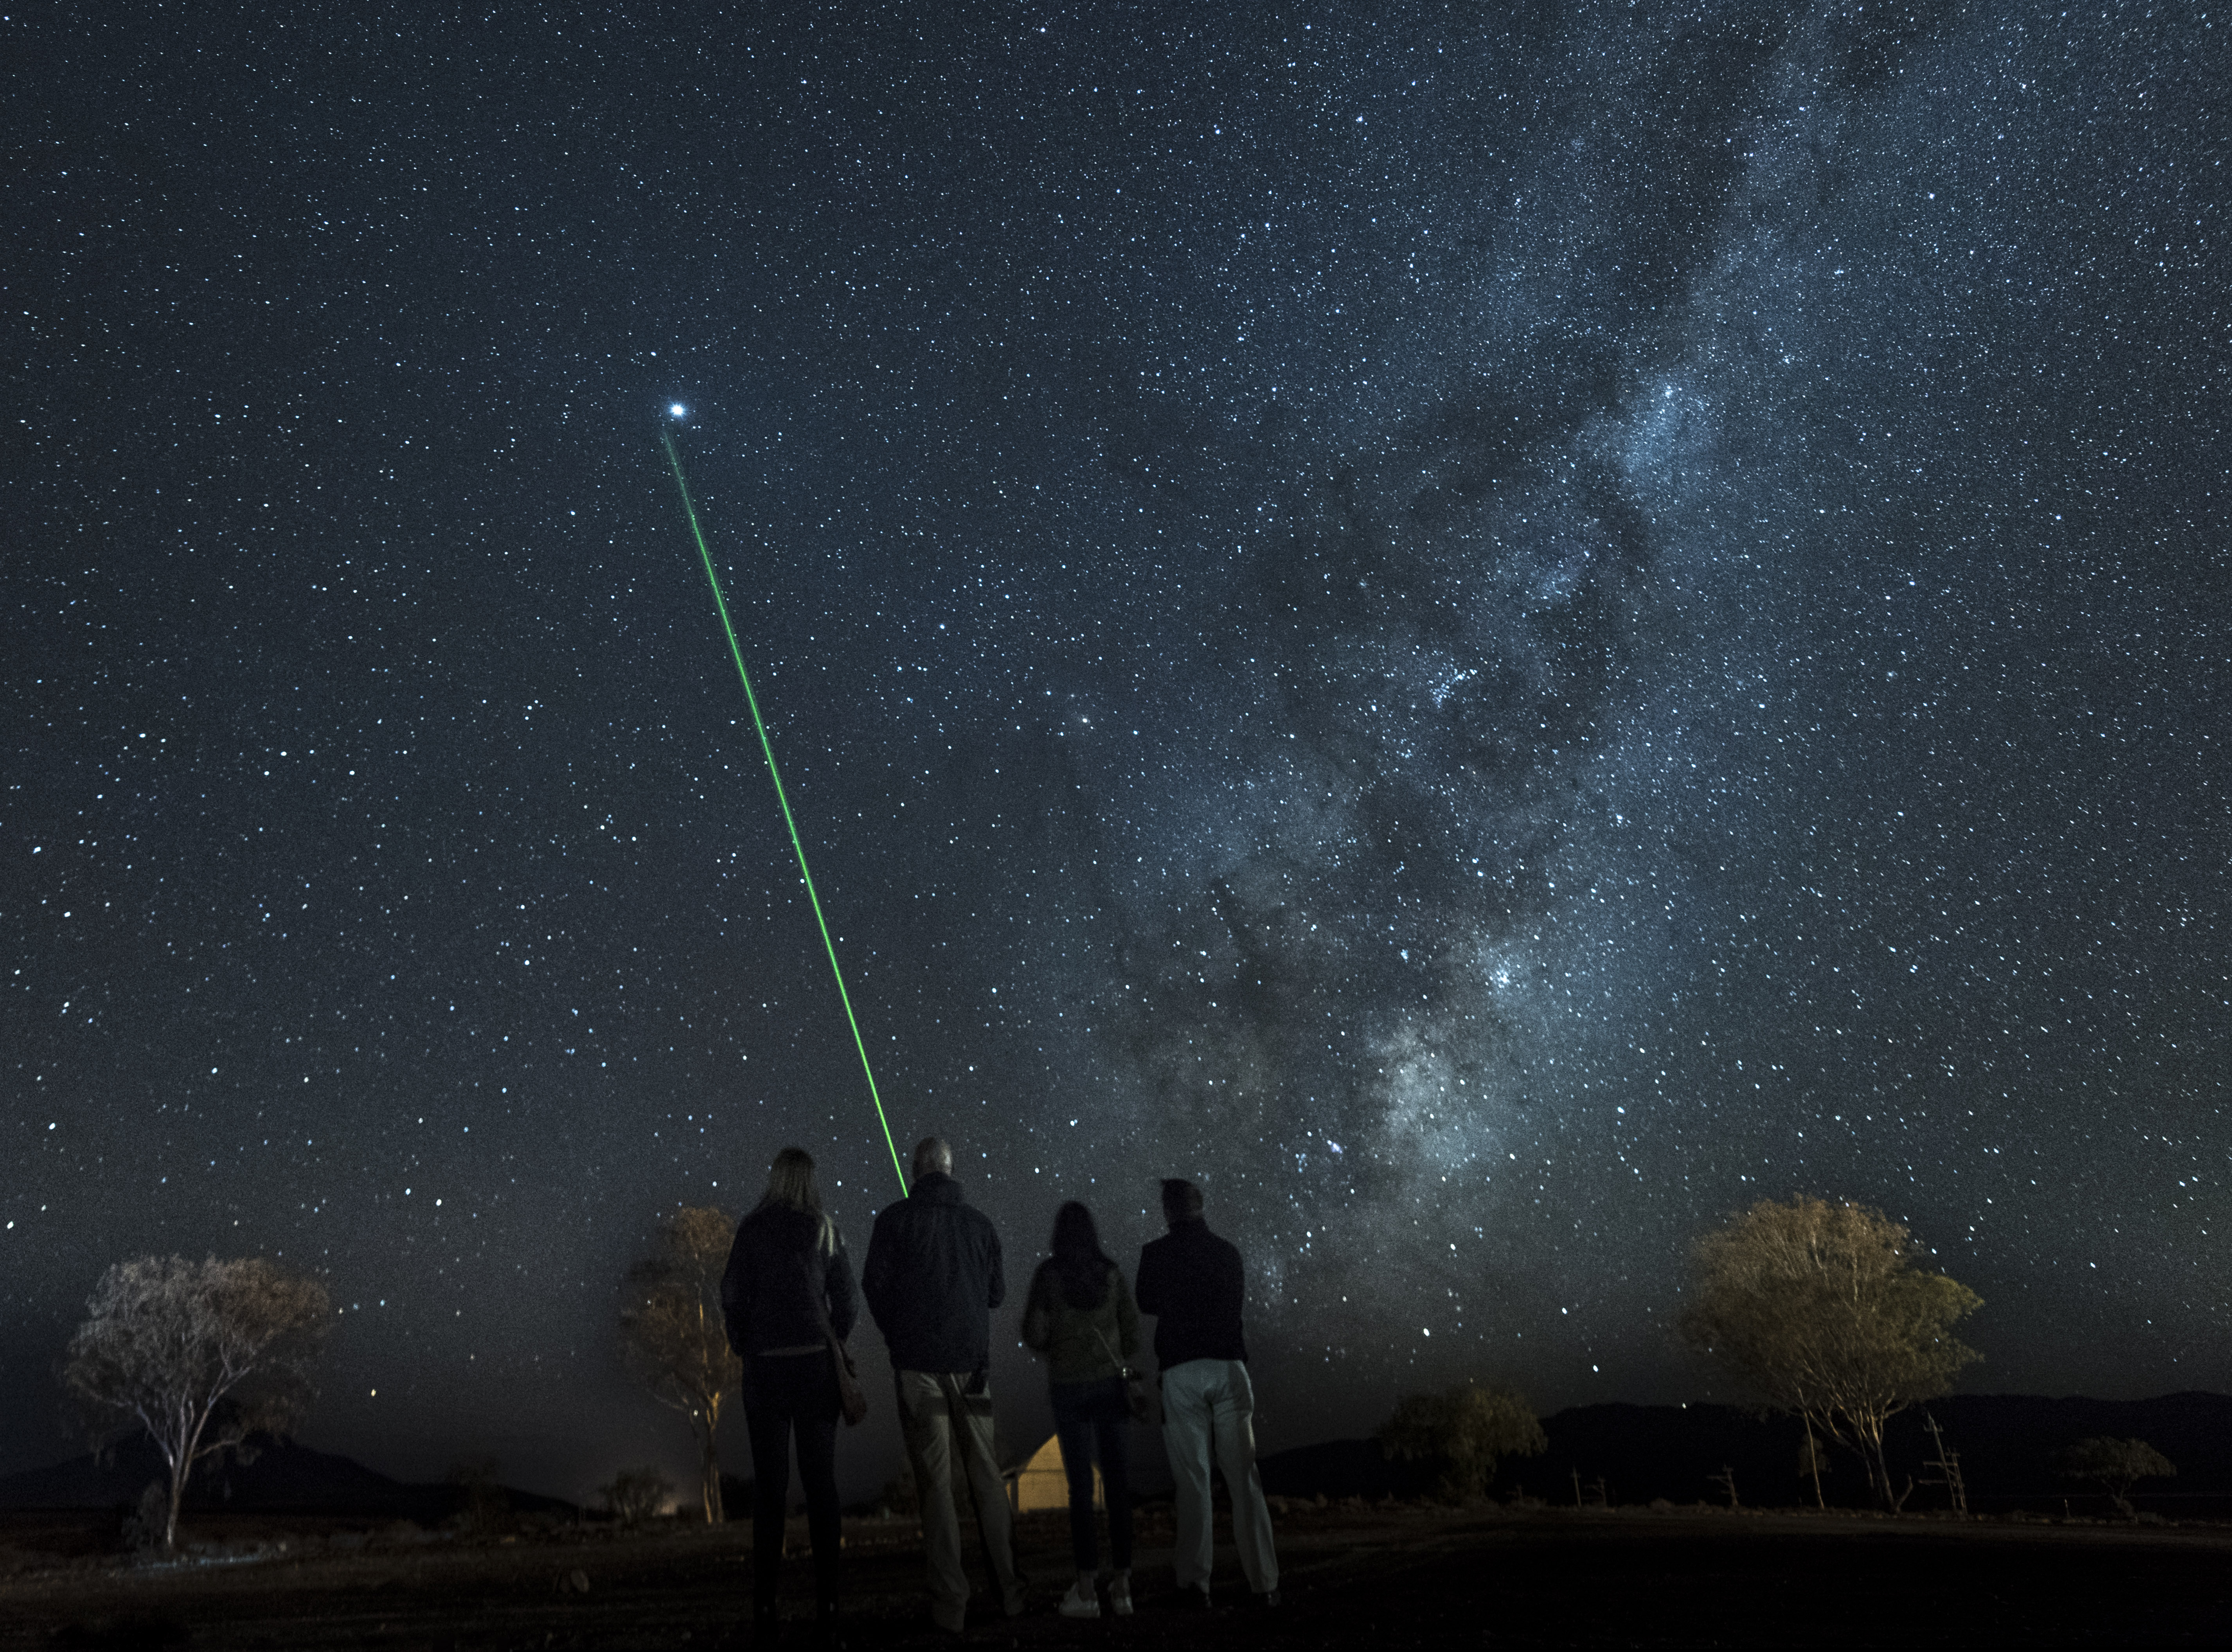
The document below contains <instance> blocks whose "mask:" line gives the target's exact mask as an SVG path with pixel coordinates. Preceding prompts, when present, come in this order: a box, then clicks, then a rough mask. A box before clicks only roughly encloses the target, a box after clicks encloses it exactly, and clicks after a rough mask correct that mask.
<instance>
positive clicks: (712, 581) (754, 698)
mask: <svg viewBox="0 0 2232 1652" xmlns="http://www.w3.org/2000/svg"><path fill="white" fill-rule="evenodd" d="M659 442H660V444H662V445H663V446H664V447H665V449H666V462H667V463H669V464H671V465H672V466H673V467H674V485H675V487H676V488H677V489H679V490H680V492H681V495H682V511H683V514H684V515H686V516H688V517H689V518H690V535H691V538H692V539H695V540H696V541H697V558H698V560H700V561H702V562H703V563H704V565H705V583H706V584H708V585H710V586H712V587H713V606H714V607H715V608H716V609H717V610H718V611H719V612H720V615H721V629H722V631H723V632H725V633H726V634H727V636H728V638H729V658H731V659H733V660H735V661H736V677H737V679H738V680H739V681H740V682H742V683H743V685H744V703H745V704H746V705H748V706H749V707H750V708H751V709H752V727H753V728H754V729H756V730H757V731H758V733H759V737H760V755H762V756H763V757H765V758H766V759H767V768H768V778H769V780H771V781H774V782H775V801H776V802H777V803H779V804H781V805H782V823H783V825H784V826H788V827H789V828H790V846H791V849H792V850H793V852H795V853H796V854H797V856H798V875H799V876H800V877H801V878H804V879H805V880H806V898H807V899H808V901H811V902H812V903H813V904H814V922H815V923H818V924H820V925H821V944H822V946H823V948H824V949H826V950H827V952H828V954H829V973H830V974H831V975H834V976H835V977H836V978H837V1000H838V1001H839V1002H840V1003H841V1004H843V1005H844V1006H845V1024H846V1025H847V1027H851V1028H852V1029H853V1048H854V1049H856V1050H858V1051H859V1052H860V1071H861V1072H864V1073H866V1075H867V1079H868V1099H869V1100H871V1101H873V1102H874V1103H875V1104H876V1122H877V1123H878V1124H881V1125H882V1126H883V1127H884V1145H885V1147H886V1148H887V1149H889V1150H890V1151H891V1156H892V1169H893V1170H896V1171H898V1172H899V1194H900V1195H901V1196H902V1197H904V1196H905V1194H906V1191H907V1179H906V1172H905V1170H904V1169H900V1166H899V1146H898V1143H894V1142H893V1141H892V1121H891V1120H890V1119H889V1118H886V1117H885V1115H884V1098H883V1097H881V1096H880V1095H879V1094H877V1093H876V1070H875V1069H874V1068H873V1067H872V1066H869V1065H868V1045H867V1040H865V1039H863V1038H862V1037H861V1036H860V1019H859V1018H858V1017H857V1016H855V1015H854V1014H853V994H850V993H848V992H847V991H846V990H845V972H844V971H843V970H842V969H839V968H838V967H837V943H835V942H834V941H833V940H831V939H830V938H829V920H828V919H827V917H823V916H822V912H821V896H820V895H818V894H816V893H815V892H814V874H813V873H812V872H811V871H808V870H807V866H806V845H804V844H803V843H801V842H800V841H799V839H798V822H797V821H796V820H793V819H792V818H791V813H790V797H789V794H788V793H786V792H785V791H784V790H783V789H782V774H781V773H779V772H778V771H777V769H776V768H775V748H774V747H773V746H771V745H769V743H768V731H767V724H766V723H765V722H762V721H761V719H760V697H759V696H758V695H756V694H755V693H753V692H752V674H751V673H750V672H749V671H746V670H745V669H744V651H743V648H742V646H740V645H738V643H737V641H736V626H735V625H731V624H730V621H729V601H728V599H727V598H726V597H723V595H722V594H721V580H720V576H719V575H718V574H717V573H714V572H713V553H712V552H710V551H709V550H707V549H706V548H705V532H704V529H703V528H699V527H698V526H697V506H696V505H694V504H692V503H691V500H690V484H689V483H688V482H687V481H685V480H684V478H683V475H682V456H681V454H679V453H678V452H677V451H675V448H674V437H672V435H671V434H669V433H668V432H667V431H663V430H662V431H659Z"/></svg>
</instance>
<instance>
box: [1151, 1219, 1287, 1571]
mask: <svg viewBox="0 0 2232 1652" xmlns="http://www.w3.org/2000/svg"><path fill="white" fill-rule="evenodd" d="M1163 1220H1164V1221H1166V1222H1167V1223H1169V1224H1170V1232H1169V1233H1167V1234H1164V1235H1163V1237H1162V1238H1160V1239H1158V1240H1154V1241H1152V1242H1150V1243H1149V1244H1148V1245H1146V1246H1145V1247H1144V1248H1143V1249H1141V1251H1140V1252H1139V1274H1138V1287H1137V1296H1138V1300H1139V1312H1142V1313H1151V1314H1153V1315H1154V1316H1155V1361H1156V1364H1158V1365H1159V1366H1161V1368H1162V1385H1163V1446H1164V1449H1165V1451H1166V1452H1167V1453H1168V1454H1169V1456H1170V1460H1171V1478H1172V1479H1173V1480H1176V1481H1177V1483H1178V1510H1177V1513H1178V1545H1177V1548H1176V1550H1175V1552H1174V1554H1173V1556H1172V1558H1173V1562H1174V1564H1175V1566H1176V1568H1177V1571H1178V1597H1179V1598H1180V1600H1181V1601H1183V1602H1184V1603H1188V1604H1191V1605H1195V1606H1203V1607H1205V1606H1207V1605H1208V1604H1209V1603H1210V1593H1209V1584H1210V1569H1211V1565H1212V1563H1213V1558H1214V1556H1215V1552H1216V1551H1215V1547H1214V1544H1215V1535H1214V1524H1215V1521H1214V1515H1215V1510H1214V1506H1213V1505H1212V1504H1211V1503H1210V1483H1209V1467H1210V1458H1211V1457H1212V1455H1213V1456H1214V1457H1215V1459H1216V1462H1217V1467H1219V1468H1221V1469H1223V1471H1224V1483H1225V1485H1226V1486H1227V1487H1229V1488H1230V1491H1231V1493H1232V1541H1233V1545H1234V1546H1235V1547H1236V1548H1237V1549H1238V1550H1239V1552H1240V1570H1241V1572H1242V1574H1243V1576H1245V1577H1246V1578H1247V1579H1248V1587H1249V1590H1250V1591H1251V1592H1252V1593H1253V1595H1254V1597H1255V1599H1256V1603H1257V1604H1258V1605H1262V1606H1276V1605H1277V1604H1278V1603H1279V1555H1278V1551H1277V1549H1276V1548H1275V1546H1274V1545H1273V1543H1272V1540H1271V1511H1270V1509H1269V1508H1268V1506H1266V1505H1265V1503H1264V1501H1263V1477H1262V1474H1259V1473H1257V1472H1256V1390H1255V1388H1254V1387H1253V1386H1252V1385H1251V1384H1250V1383H1249V1380H1248V1346H1247V1344H1246V1343H1245V1342H1244V1341H1243V1340H1242V1338H1241V1334H1240V1308H1241V1302H1242V1299H1243V1297H1244V1296H1245V1295H1246V1292H1247V1279H1246V1273H1245V1272H1244V1270H1243V1268H1242V1267H1241V1263H1240V1253H1239V1251H1238V1250H1236V1249H1235V1248H1234V1247H1233V1246H1232V1245H1231V1244H1230V1243H1229V1242H1227V1241H1224V1240H1222V1239H1219V1238H1218V1237H1217V1235H1216V1234H1212V1233H1210V1231H1209V1225H1208V1223H1207V1222H1205V1221H1203V1219H1202V1206H1201V1189H1199V1188H1197V1187H1196V1186H1194V1184H1193V1183H1192V1182H1185V1181H1180V1180H1178V1179H1176V1178H1173V1179H1171V1180H1170V1181H1166V1182H1164V1183H1163Z"/></svg>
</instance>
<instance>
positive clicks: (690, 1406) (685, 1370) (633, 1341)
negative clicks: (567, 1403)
mask: <svg viewBox="0 0 2232 1652" xmlns="http://www.w3.org/2000/svg"><path fill="white" fill-rule="evenodd" d="M735 1234H736V1221H735V1219H734V1218H732V1217H730V1216H729V1215H726V1214H725V1213H724V1212H722V1211H719V1210H714V1209H710V1208H693V1207H688V1206H685V1207H684V1208H682V1209H680V1210H678V1211H676V1212H675V1213H674V1215H673V1217H672V1220H671V1221H666V1222H664V1223H662V1224H661V1225H660V1227H659V1248H658V1251H657V1253H656V1254H653V1255H652V1256H649V1257H646V1259H645V1260H642V1261H639V1262H638V1263H637V1264H636V1265H635V1266H634V1267H632V1268H630V1269H629V1270H628V1305H627V1306H626V1308H625V1309H623V1310H622V1311H621V1313H620V1338H621V1344H622V1346H623V1347H624V1348H625V1350H626V1354H627V1359H628V1363H629V1364H630V1365H631V1366H632V1367H633V1369H634V1370H635V1371H636V1373H637V1374H638V1375H639V1376H640V1377H642V1378H643V1379H644V1382H645V1383H646V1385H647V1386H648V1387H649V1388H650V1390H651V1392H652V1397H653V1398H654V1399H656V1400H657V1401H658V1402H659V1403H660V1404H661V1405H665V1406H668V1407H671V1408H672V1409H674V1410H677V1411H679V1412H681V1413H682V1415H683V1416H685V1418H687V1419H688V1420H689V1423H690V1432H691V1438H692V1439H693V1440H694V1441H696V1442H697V1453H698V1458H699V1462H700V1465H701V1474H700V1480H701V1485H700V1500H701V1501H702V1502H703V1504H704V1511H705V1519H706V1521H707V1523H708V1524H710V1525H718V1524H719V1523H720V1522H721V1520H722V1519H723V1511H722V1507H721V1448H720V1433H721V1404H722V1402H723V1400H725V1399H726V1398H727V1397H728V1396H729V1394H730V1392H731V1391H733V1390H735V1389H736V1387H737V1385H738V1384H740V1383H742V1382H743V1376H744V1368H743V1362H742V1361H741V1360H739V1359H738V1358H737V1357H736V1355H735V1354H734V1353H732V1352H730V1349H729V1335H728V1330H727V1327H726V1325H725V1324H724V1322H723V1318H722V1314H721V1273H722V1270H723V1267H725V1266H726V1265H727V1263H728V1260H729V1245H730V1241H731V1240H732V1239H733V1238H734V1237H735Z"/></svg>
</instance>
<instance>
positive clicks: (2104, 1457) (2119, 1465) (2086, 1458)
mask: <svg viewBox="0 0 2232 1652" xmlns="http://www.w3.org/2000/svg"><path fill="white" fill-rule="evenodd" d="M2061 1472H2062V1473H2063V1474H2067V1475H2068V1476H2069V1478H2070V1479H2072V1480H2092V1482H2093V1483H2095V1484H2096V1485H2098V1486H2099V1487H2100V1489H2101V1490H2102V1491H2105V1493H2108V1495H2109V1497H2110V1498H2111V1499H2112V1500H2113V1501H2114V1502H2115V1505H2116V1507H2117V1509H2118V1511H2119V1512H2121V1513H2125V1514H2131V1513H2133V1511H2132V1508H2131V1484H2132V1482H2133V1481H2134V1480H2157V1479H2166V1478H2168V1477H2170V1476H2171V1475H2174V1474H2177V1469H2176V1468H2175V1467H2172V1466H2171V1463H2170V1459H2169V1458H2167V1457H2165V1456H2164V1455H2163V1454H2162V1453H2160V1452H2159V1451H2157V1450H2156V1449H2155V1448H2153V1447H2152V1446H2151V1445H2149V1444H2148V1443H2147V1442H2146V1441H2144V1440H2118V1439H2114V1438H2112V1437H2110V1436H2107V1435H2103V1436H2101V1437H2099V1438H2098V1439H2093V1440H2080V1441H2078V1442H2077V1443H2076V1444H2075V1445H2073V1446H2072V1447H2070V1448H2069V1449H2068V1450H2067V1451H2066V1452H2064V1453H2062V1454H2061Z"/></svg>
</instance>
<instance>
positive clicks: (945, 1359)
mask: <svg viewBox="0 0 2232 1652" xmlns="http://www.w3.org/2000/svg"><path fill="white" fill-rule="evenodd" d="M860 1289H861V1293H862V1294H863V1295H865V1296H866V1298H867V1299H868V1312H870V1313H871V1314H873V1316H874V1317H875V1321H876V1328H877V1329H878V1330H879V1331H882V1332H883V1333H884V1341H885V1343H886V1344H888V1345H889V1347H890V1348H891V1351H892V1366H893V1367H894V1368H895V1369H897V1370H903V1371H978V1370H983V1369H984V1367H985V1366H986V1365H987V1364H989V1363H990V1360H991V1357H992V1310H993V1309H995V1308H996V1307H998V1306H999V1305H1000V1303H1001V1300H1002V1299H1003V1298H1004V1297H1006V1295H1007V1293H1008V1282H1007V1276H1006V1274H1005V1273H1003V1272H1002V1267H1001V1261H1000V1235H999V1234H997V1233H996V1232H994V1231H993V1228H992V1220H991V1218H990V1217H989V1216H987V1215H985V1214H984V1213H983V1211H981V1210H975V1209H971V1208H970V1206H969V1205H968V1204H967V1203H966V1202H964V1200H963V1199H962V1197H961V1184H960V1183H959V1182H956V1181H955V1180H954V1179H953V1178H952V1177H951V1176H943V1175H940V1174H938V1172H936V1171H932V1172H931V1174H930V1175H928V1176H918V1177H916V1178H915V1184H914V1188H913V1190H912V1192H910V1193H909V1194H908V1195H907V1196H906V1197H905V1198H904V1199H902V1200H900V1201H899V1202H898V1203H897V1204H894V1205H887V1206H886V1207H885V1208H884V1209H883V1210H882V1212H880V1213H879V1215H877V1217H876V1230H875V1232H874V1233H873V1234H872V1235H871V1236H870V1237H869V1240H868V1260H867V1264H866V1267H863V1268H862V1269H861V1271H860Z"/></svg>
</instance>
